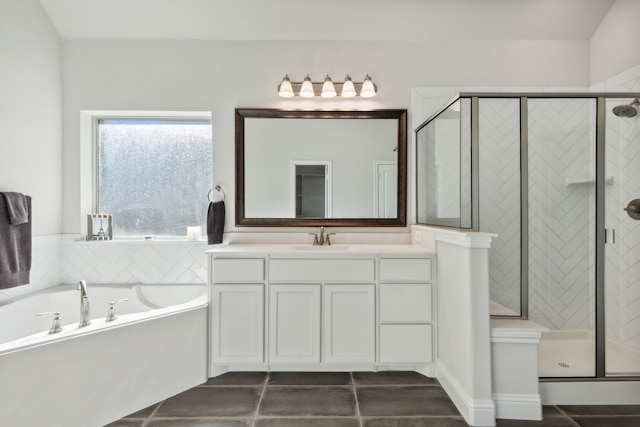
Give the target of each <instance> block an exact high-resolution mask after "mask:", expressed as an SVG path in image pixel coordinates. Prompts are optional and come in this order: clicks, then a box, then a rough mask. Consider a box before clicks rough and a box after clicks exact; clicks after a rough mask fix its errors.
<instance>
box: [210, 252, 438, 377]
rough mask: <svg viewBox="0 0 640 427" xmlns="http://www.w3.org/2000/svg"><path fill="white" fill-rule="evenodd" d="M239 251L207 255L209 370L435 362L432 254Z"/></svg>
mask: <svg viewBox="0 0 640 427" xmlns="http://www.w3.org/2000/svg"><path fill="white" fill-rule="evenodd" d="M238 246H240V247H242V246H244V245H230V247H233V249H234V250H230V251H228V252H225V251H224V250H222V249H216V250H212V251H209V252H210V263H209V265H210V269H211V272H210V280H211V310H210V312H211V315H210V318H211V325H210V328H211V336H212V342H211V372H212V373H214V374H215V373H220V372H224V371H225V370H226V369H231V370H243V369H261V367H263V369H270V370H338V371H340V370H353V369H361V370H376V369H378V367H383V369H384V368H386V369H388V367H389V366H392V367H395V368H396V369H397V367H398V366H399V365H403V366H404V367H406V368H407V369H411V368H416V369H417V366H426V364H429V363H431V362H432V360H433V357H432V352H433V345H432V338H433V337H432V328H433V322H434V316H433V313H434V312H433V309H432V293H433V292H434V283H433V278H432V275H433V271H432V266H433V264H432V256H433V255H432V254H429V253H426V252H425V251H424V250H422V249H420V248H416V247H413V246H410V245H398V246H400V248H398V247H395V248H394V249H395V251H394V252H393V253H391V254H385V253H377V252H375V251H374V250H372V248H373V249H377V248H379V247H377V246H371V247H366V249H367V251H364V249H363V252H362V253H359V252H356V253H351V252H346V250H345V252H344V253H336V252H337V250H338V249H334V251H336V252H331V249H324V250H323V249H322V248H319V249H315V248H309V249H307V248H306V247H305V249H307V251H305V253H301V252H302V250H300V251H293V250H292V249H287V248H291V247H283V246H284V245H265V246H266V249H265V250H264V251H257V250H255V248H254V247H251V246H248V245H247V248H246V249H247V252H246V253H245V252H244V251H242V250H240V248H238ZM250 248H251V249H252V250H251V251H249V250H248V249H250ZM263 248H264V246H263ZM243 249H244V248H243ZM267 249H269V250H267ZM400 249H402V250H403V251H407V252H408V253H404V252H401V251H400Z"/></svg>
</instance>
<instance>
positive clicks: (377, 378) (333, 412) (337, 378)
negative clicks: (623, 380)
mask: <svg viewBox="0 0 640 427" xmlns="http://www.w3.org/2000/svg"><path fill="white" fill-rule="evenodd" d="M544 418H545V419H544V421H540V422H535V421H515V420H498V423H497V426H498V427H525V426H531V427H578V426H580V427H600V426H602V427H627V426H629V427H631V426H640V405H628V406H622V405H614V406H546V407H545V408H544ZM178 426H179V427H466V426H467V423H466V422H465V421H464V419H463V418H462V416H461V415H460V413H459V412H458V411H457V409H456V407H455V406H454V405H453V403H452V402H451V400H450V399H449V397H448V396H447V395H446V393H445V392H444V390H443V389H442V387H441V386H440V384H438V382H437V381H436V380H434V379H431V378H425V377H423V376H421V375H419V374H417V373H414V372H378V373H374V372H353V373H349V372H328V373H312V372H299V373H294V372H271V373H264V372H235V373H228V374H225V375H222V376H219V377H216V378H210V379H209V381H207V382H206V383H205V384H202V385H200V386H198V387H194V388H192V389H190V390H187V391H185V392H184V393H180V394H178V395H176V396H173V397H171V398H169V399H166V400H164V401H163V402H159V403H157V404H155V405H152V406H150V407H148V408H145V409H143V410H141V411H138V412H136V413H134V414H131V415H129V416H126V417H124V418H122V419H120V420H118V421H116V422H113V423H111V424H109V426H108V427H178Z"/></svg>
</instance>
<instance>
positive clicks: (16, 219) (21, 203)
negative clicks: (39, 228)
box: [2, 192, 29, 225]
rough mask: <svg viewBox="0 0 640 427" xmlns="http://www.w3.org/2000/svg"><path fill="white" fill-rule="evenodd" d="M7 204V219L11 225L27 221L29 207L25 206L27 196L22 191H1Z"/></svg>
mask: <svg viewBox="0 0 640 427" xmlns="http://www.w3.org/2000/svg"><path fill="white" fill-rule="evenodd" d="M2 195H3V196H4V201H5V202H6V204H7V212H8V213H9V221H10V222H11V225H19V224H24V223H26V222H29V207H28V206H27V196H25V195H24V194H22V193H13V192H5V193H2Z"/></svg>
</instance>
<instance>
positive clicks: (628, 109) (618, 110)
mask: <svg viewBox="0 0 640 427" xmlns="http://www.w3.org/2000/svg"><path fill="white" fill-rule="evenodd" d="M634 105H640V100H639V99H638V98H636V99H634V100H633V101H631V103H630V104H628V105H618V106H617V107H613V114H615V115H616V116H618V117H634V116H636V115H637V114H638V110H637V109H636V107H634Z"/></svg>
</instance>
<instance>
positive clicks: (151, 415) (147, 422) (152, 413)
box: [140, 399, 166, 427]
mask: <svg viewBox="0 0 640 427" xmlns="http://www.w3.org/2000/svg"><path fill="white" fill-rule="evenodd" d="M165 400H166V399H164V400H161V401H160V403H158V405H157V406H156V409H154V410H153V411H151V413H150V414H149V416H148V417H147V418H146V419H145V420H144V421H143V422H142V425H141V426H140V427H145V426H146V425H147V424H149V422H151V418H152V417H153V416H154V415H155V414H156V412H158V409H160V406H162V404H163V403H164V401H165Z"/></svg>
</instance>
